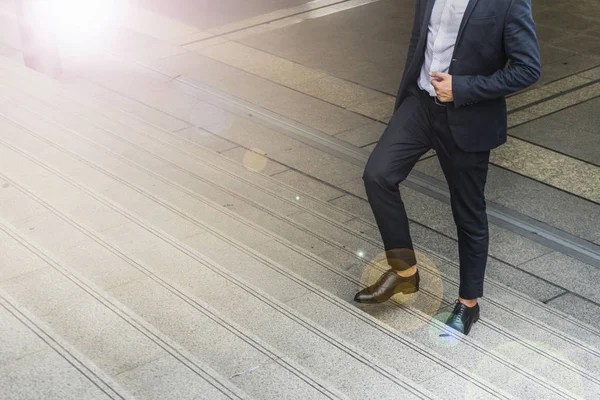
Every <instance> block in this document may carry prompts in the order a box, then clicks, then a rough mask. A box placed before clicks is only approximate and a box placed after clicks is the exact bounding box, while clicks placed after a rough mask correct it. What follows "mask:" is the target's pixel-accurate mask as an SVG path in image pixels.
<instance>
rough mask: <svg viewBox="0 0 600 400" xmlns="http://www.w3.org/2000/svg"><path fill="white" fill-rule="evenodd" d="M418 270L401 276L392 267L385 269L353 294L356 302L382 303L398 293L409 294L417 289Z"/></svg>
mask: <svg viewBox="0 0 600 400" xmlns="http://www.w3.org/2000/svg"><path fill="white" fill-rule="evenodd" d="M419 281H420V277H419V271H418V270H417V272H416V273H415V274H414V275H412V276H407V277H403V276H400V275H398V274H397V273H396V272H395V271H394V270H393V269H390V270H388V271H386V272H385V273H384V274H383V275H381V277H380V278H379V279H378V280H377V282H375V284H373V285H371V286H369V287H367V288H364V289H363V290H361V291H360V292H358V293H356V296H354V301H356V302H358V303H369V304H373V303H383V302H385V301H388V300H389V299H390V298H391V297H392V296H393V295H395V294H398V293H404V294H410V293H415V292H417V291H418V290H419Z"/></svg>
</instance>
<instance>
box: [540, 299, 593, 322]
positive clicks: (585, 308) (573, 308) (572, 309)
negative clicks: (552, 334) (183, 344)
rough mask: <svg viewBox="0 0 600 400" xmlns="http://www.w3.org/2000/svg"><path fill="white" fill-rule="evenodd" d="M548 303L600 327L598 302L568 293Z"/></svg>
mask: <svg viewBox="0 0 600 400" xmlns="http://www.w3.org/2000/svg"><path fill="white" fill-rule="evenodd" d="M547 304H548V305H549V306H552V307H554V308H557V309H559V310H560V311H562V312H564V313H566V314H569V315H571V316H573V317H575V318H577V319H579V320H581V321H583V322H585V323H588V324H590V325H591V326H594V327H596V328H600V306H598V303H592V302H590V301H587V300H585V299H582V298H581V297H579V296H577V295H574V294H573V293H566V294H565V295H563V296H560V297H558V298H556V299H554V300H551V301H549V302H548V303H547Z"/></svg>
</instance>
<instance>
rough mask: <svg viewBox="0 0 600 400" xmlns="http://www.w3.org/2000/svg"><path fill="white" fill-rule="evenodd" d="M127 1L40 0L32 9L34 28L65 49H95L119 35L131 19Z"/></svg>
mask: <svg viewBox="0 0 600 400" xmlns="http://www.w3.org/2000/svg"><path fill="white" fill-rule="evenodd" d="M127 3H128V2H127V1H119V0H53V1H45V0H40V1H36V2H34V3H33V4H32V6H31V8H30V13H31V23H32V26H33V28H34V29H35V30H36V31H37V32H38V34H39V35H40V36H42V37H53V38H55V39H56V41H57V42H58V43H59V45H60V46H61V47H65V46H66V47H85V48H89V47H93V46H94V45H98V44H101V43H103V42H104V41H107V40H109V39H110V38H111V37H112V36H113V35H115V34H116V33H117V31H118V29H119V27H120V26H121V22H122V21H124V18H127V13H128V5H127Z"/></svg>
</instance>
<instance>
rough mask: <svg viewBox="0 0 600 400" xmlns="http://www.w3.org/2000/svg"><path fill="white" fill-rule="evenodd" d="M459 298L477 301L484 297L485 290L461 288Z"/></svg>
mask: <svg viewBox="0 0 600 400" xmlns="http://www.w3.org/2000/svg"><path fill="white" fill-rule="evenodd" d="M458 297H460V298H461V299H464V300H475V299H478V298H480V297H483V288H467V289H463V288H460V289H459V290H458Z"/></svg>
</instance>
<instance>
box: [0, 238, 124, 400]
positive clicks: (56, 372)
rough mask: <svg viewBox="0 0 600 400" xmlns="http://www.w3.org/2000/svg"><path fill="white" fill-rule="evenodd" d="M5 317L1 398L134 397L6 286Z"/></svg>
mask: <svg viewBox="0 0 600 400" xmlns="http://www.w3.org/2000/svg"><path fill="white" fill-rule="evenodd" d="M0 236H1V237H2V238H1V239H0V245H1V244H2V243H4V240H5V239H6V236H5V235H4V232H1V231H0ZM0 321H2V323H0V336H1V337H2V341H1V342H0V376H2V385H0V398H2V399H5V400H22V399H34V398H36V399H49V400H55V399H56V400H58V399H61V400H62V399H65V400H80V399H82V398H85V399H95V400H96V399H97V400H100V399H102V400H105V399H133V397H132V396H130V395H129V394H127V393H126V392H125V390H124V389H122V388H121V387H119V385H118V384H117V383H116V382H114V381H112V380H111V379H110V378H109V377H108V376H102V375H105V374H103V373H102V371H100V369H99V368H97V367H96V366H95V365H93V363H92V362H91V361H90V360H89V359H87V358H86V357H84V356H83V355H80V354H77V355H74V352H75V350H74V349H72V348H70V346H69V345H68V344H67V343H65V342H63V341H62V340H61V339H60V338H58V335H56V334H55V333H54V332H52V330H51V329H49V328H48V327H47V326H44V324H43V323H42V322H41V321H40V320H39V319H37V318H35V316H33V315H31V313H29V312H27V311H26V310H23V309H22V307H20V306H19V305H18V304H16V302H15V301H14V299H12V298H10V296H8V295H7V294H6V293H5V292H4V291H3V290H1V289H0ZM99 375H101V377H100V376H99ZM34 382H35V384H34Z"/></svg>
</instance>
